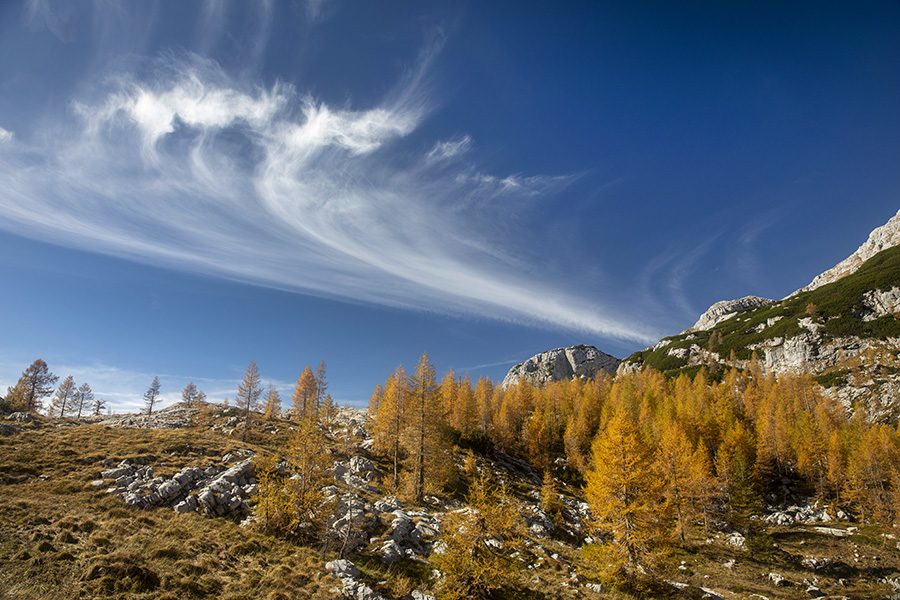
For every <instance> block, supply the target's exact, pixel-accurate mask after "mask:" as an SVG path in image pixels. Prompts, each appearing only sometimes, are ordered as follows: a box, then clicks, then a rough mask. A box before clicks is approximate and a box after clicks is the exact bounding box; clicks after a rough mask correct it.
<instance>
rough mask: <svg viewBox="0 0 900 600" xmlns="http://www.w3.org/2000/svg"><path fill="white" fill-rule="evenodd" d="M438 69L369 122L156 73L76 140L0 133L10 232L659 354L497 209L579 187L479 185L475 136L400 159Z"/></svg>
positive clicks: (310, 103) (92, 103)
mask: <svg viewBox="0 0 900 600" xmlns="http://www.w3.org/2000/svg"><path fill="white" fill-rule="evenodd" d="M428 60H429V56H428V55H427V54H426V55H425V57H423V59H422V65H420V68H419V69H417V70H415V71H412V72H411V73H410V74H409V76H408V77H407V79H406V80H405V81H404V82H402V84H401V85H399V86H398V87H397V88H396V89H395V90H394V91H393V92H392V93H389V94H388V95H387V97H386V98H385V99H384V100H383V101H382V102H381V103H380V104H378V105H377V106H374V107H370V108H366V109H360V110H356V109H353V108H348V107H332V106H327V105H326V104H324V103H323V102H321V101H318V100H317V99H315V98H313V97H311V96H308V95H304V94H301V93H299V92H298V91H297V90H296V89H295V88H293V87H292V86H290V85H286V84H283V83H276V84H274V85H272V86H271V87H268V88H265V87H260V86H258V85H252V84H248V83H246V82H244V81H240V80H238V79H236V78H234V77H231V76H230V75H229V74H227V73H225V72H224V71H223V70H222V69H221V68H220V67H219V66H218V64H216V63H215V62H213V61H210V60H207V59H203V58H200V57H197V56H195V55H187V56H172V55H168V56H165V57H162V58H159V59H157V60H155V61H151V62H150V64H148V65H146V67H147V68H141V69H137V70H136V71H137V72H140V73H143V75H141V76H138V75H121V74H120V75H117V76H114V77H110V78H108V79H107V80H106V81H105V83H104V86H103V87H102V91H101V92H99V93H97V95H96V96H94V97H81V98H79V99H78V100H76V101H73V102H72V104H71V113H72V115H73V117H74V119H73V121H72V122H68V123H60V124H58V125H57V126H56V127H55V128H49V127H48V128H46V129H45V130H44V131H42V132H41V135H40V136H34V138H33V139H29V140H27V141H26V140H23V139H20V137H19V136H16V135H15V132H7V131H6V130H2V132H0V133H2V134H3V135H2V136H0V142H2V143H0V180H2V184H3V188H4V192H3V195H2V196H0V215H2V217H3V219H2V225H0V227H4V228H6V229H8V230H10V231H14V232H16V233H20V234H22V233H24V234H26V235H30V236H32V237H37V238H41V239H45V240H49V241H53V242H56V243H60V244H63V245H70V246H74V247H77V248H83V249H88V250H91V251H99V252H104V253H109V254H114V255H118V256H121V255H125V256H128V257H130V258H132V259H135V260H140V261H144V262H148V263H151V264H161V265H164V266H167V267H174V268H180V269H187V270H193V271H197V272H202V273H211V274H216V275H218V276H224V277H229V278H233V279H236V280H240V281H246V282H253V283H256V284H261V285H266V286H271V287H276V288H281V289H287V290H293V291H300V292H303V293H310V294H316V295H322V296H327V297H336V298H343V299H349V300H353V301H362V302H371V303H376V304H387V305H392V306H398V307H405V308H412V309H417V310H430V311H438V312H446V313H456V314H459V313H474V314H478V315H483V316H488V317H491V318H499V319H504V320H509V321H514V322H527V323H534V324H543V325H550V326H555V327H565V328H571V329H577V330H582V331H590V332H593V333H597V334H602V335H607V336H611V337H616V338H620V339H627V340H636V341H652V340H653V339H656V337H657V336H656V335H655V333H654V332H652V331H647V330H645V329H643V328H642V327H641V326H638V325H635V324H632V323H629V322H628V321H627V320H625V319H622V318H621V316H620V315H617V314H615V313H614V311H612V310H610V309H609V308H604V307H602V306H599V305H597V304H596V303H595V302H593V301H588V300H587V299H585V298H581V297H578V296H577V295H572V294H569V293H565V292H563V291H560V290H556V289H553V288H551V287H549V286H548V284H546V283H541V284H538V285H536V284H535V282H534V281H533V280H532V279H530V277H533V276H534V275H533V274H532V275H530V276H529V274H528V271H529V269H530V268H531V267H529V268H526V263H527V261H528V257H527V256H526V259H524V260H523V259H516V258H514V257H515V256H517V255H520V254H521V253H522V252H523V251H525V250H526V248H525V247H524V246H523V245H521V244H520V245H519V246H518V247H517V246H515V245H514V244H513V245H511V242H510V241H509V240H506V239H504V237H503V233H502V232H503V226H504V221H506V220H508V219H509V217H508V216H507V213H508V211H501V210H500V209H498V205H500V206H504V207H508V206H509V203H510V202H515V201H517V200H520V199H525V198H529V197H534V196H535V195H541V194H549V193H552V192H553V191H554V190H556V189H559V188H560V187H561V186H563V185H565V184H566V183H567V182H568V179H569V178H567V177H535V176H531V177H525V176H520V175H506V176H497V175H491V174H486V173H483V172H481V171H480V170H479V169H478V168H477V167H476V166H474V165H472V164H470V163H467V162H465V161H464V160H463V159H464V157H465V154H466V151H467V150H468V149H469V148H470V147H471V145H472V140H471V138H470V137H468V136H463V137H460V138H457V139H452V140H448V141H439V142H437V143H432V144H431V145H430V147H431V149H430V150H429V149H428V147H425V148H421V149H418V150H417V149H416V148H409V147H408V144H407V145H404V142H406V139H407V138H408V137H409V136H410V134H411V133H412V132H414V131H415V130H416V129H417V127H418V126H419V125H420V124H421V123H422V122H423V120H424V119H425V118H426V117H427V115H428V114H429V109H430V106H429V103H428V100H427V93H426V90H425V87H426V86H425V84H424V83H423V82H424V80H425V75H424V72H425V70H426V69H427V64H428ZM526 254H527V253H526ZM541 280H542V281H546V280H547V277H546V276H541Z"/></svg>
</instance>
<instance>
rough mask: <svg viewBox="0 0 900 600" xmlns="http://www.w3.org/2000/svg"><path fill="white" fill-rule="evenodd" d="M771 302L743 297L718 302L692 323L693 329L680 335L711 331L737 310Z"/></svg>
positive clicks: (756, 297) (757, 297)
mask: <svg viewBox="0 0 900 600" xmlns="http://www.w3.org/2000/svg"><path fill="white" fill-rule="evenodd" d="M772 302H774V300H771V299H769V298H762V297H760V296H744V297H743V298H738V299H737V300H720V301H719V302H716V303H715V304H713V305H712V306H710V307H709V308H708V309H706V312H705V313H703V314H702V315H700V318H699V319H697V322H696V323H694V325H693V327H688V328H687V329H685V330H684V331H683V332H682V333H689V332H691V331H706V330H707V329H712V328H713V327H715V326H716V325H717V324H718V323H721V322H722V321H724V320H726V319H730V318H731V317H733V316H734V315H735V314H737V311H739V310H744V309H747V308H756V307H757V306H765V305H766V304H771V303H772Z"/></svg>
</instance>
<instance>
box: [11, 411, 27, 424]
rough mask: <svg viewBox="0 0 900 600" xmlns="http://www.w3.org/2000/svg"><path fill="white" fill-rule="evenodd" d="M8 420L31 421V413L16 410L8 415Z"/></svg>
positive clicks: (17, 421)
mask: <svg viewBox="0 0 900 600" xmlns="http://www.w3.org/2000/svg"><path fill="white" fill-rule="evenodd" d="M6 420H7V421H15V422H16V423H31V421H32V418H31V413H27V412H14V413H12V414H11V415H9V416H8V417H6Z"/></svg>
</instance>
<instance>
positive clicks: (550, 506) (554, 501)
mask: <svg viewBox="0 0 900 600" xmlns="http://www.w3.org/2000/svg"><path fill="white" fill-rule="evenodd" d="M541 509H543V510H544V512H546V513H547V514H548V515H551V518H555V517H556V516H557V515H558V514H559V512H560V510H561V509H562V505H561V503H560V499H559V490H558V489H557V487H556V480H555V479H554V478H553V473H552V472H551V470H550V469H545V470H544V479H543V482H542V483H541Z"/></svg>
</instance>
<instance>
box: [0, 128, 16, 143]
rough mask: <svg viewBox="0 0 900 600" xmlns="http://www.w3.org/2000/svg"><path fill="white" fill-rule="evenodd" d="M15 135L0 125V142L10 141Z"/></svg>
mask: <svg viewBox="0 0 900 600" xmlns="http://www.w3.org/2000/svg"><path fill="white" fill-rule="evenodd" d="M14 137H15V136H14V135H13V132H12V131H7V130H6V129H3V128H2V127H0V144H3V143H6V142H11V141H12V140H13V138H14Z"/></svg>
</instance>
